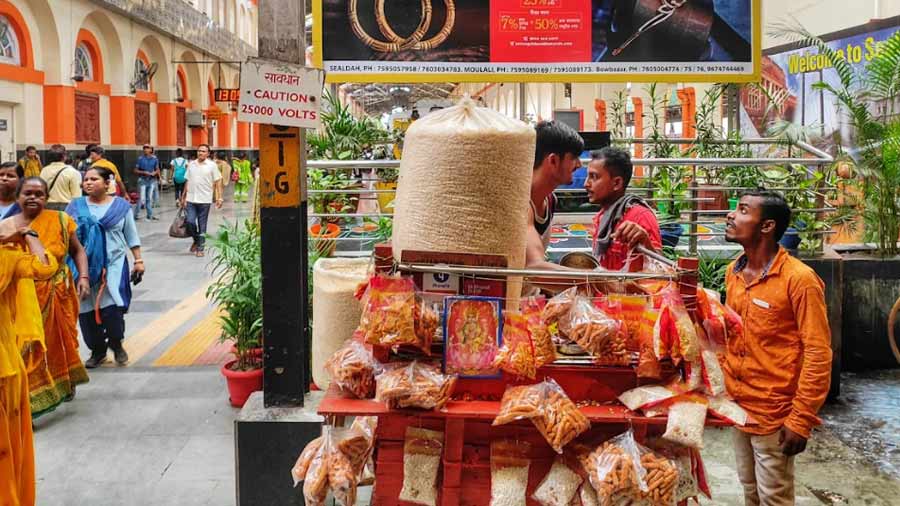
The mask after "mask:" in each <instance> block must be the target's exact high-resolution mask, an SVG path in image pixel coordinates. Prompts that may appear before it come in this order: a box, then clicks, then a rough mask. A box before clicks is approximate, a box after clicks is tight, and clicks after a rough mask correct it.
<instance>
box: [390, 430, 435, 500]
mask: <svg viewBox="0 0 900 506" xmlns="http://www.w3.org/2000/svg"><path fill="white" fill-rule="evenodd" d="M443 448H444V433H443V432H438V431H433V430H427V429H419V428H416V427H407V428H406V440H405V442H404V444H403V488H402V489H401V490H400V496H399V499H400V500H401V501H406V502H411V503H415V504H422V505H425V506H436V505H437V497H438V488H437V478H438V472H439V471H440V468H441V451H442V450H443Z"/></svg>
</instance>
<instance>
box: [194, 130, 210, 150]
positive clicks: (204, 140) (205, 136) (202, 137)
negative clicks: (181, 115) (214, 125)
mask: <svg viewBox="0 0 900 506" xmlns="http://www.w3.org/2000/svg"><path fill="white" fill-rule="evenodd" d="M191 144H193V145H194V147H195V148H196V147H197V146H199V145H200V144H209V132H208V131H207V130H206V127H191Z"/></svg>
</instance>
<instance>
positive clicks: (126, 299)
mask: <svg viewBox="0 0 900 506" xmlns="http://www.w3.org/2000/svg"><path fill="white" fill-rule="evenodd" d="M112 177H113V173H112V172H111V171H109V170H107V169H104V168H99V167H94V168H91V169H90V170H88V171H87V172H86V173H85V175H84V191H85V193H86V194H87V196H86V197H80V198H77V199H75V200H73V201H72V202H71V203H69V206H68V207H67V208H66V213H68V214H69V215H70V216H72V217H73V218H74V219H75V222H76V223H77V224H78V239H79V240H80V241H81V243H82V244H83V245H84V248H85V251H86V252H87V255H88V267H89V268H88V277H89V280H90V284H91V296H90V297H89V298H88V299H85V300H82V301H81V307H80V309H79V315H78V321H79V323H80V325H81V334H82V335H83V336H84V341H85V343H86V344H87V345H88V348H90V349H91V357H90V358H89V359H88V360H87V361H86V362H85V364H84V365H85V367H87V368H88V369H93V368H95V367H98V366H99V365H100V364H102V363H103V362H105V361H106V354H107V350H108V349H112V350H113V354H114V355H115V360H116V363H117V364H119V365H125V364H126V363H127V362H128V354H127V353H126V352H125V348H124V347H123V346H122V340H123V339H124V338H125V313H127V312H128V306H129V305H130V304H131V284H130V283H132V282H133V283H135V284H137V283H139V282H140V281H141V278H142V277H143V274H144V261H143V260H142V259H141V239H140V237H139V236H138V231H137V227H136V226H135V223H134V215H133V214H132V212H131V204H129V203H128V202H127V201H125V200H124V199H122V198H119V197H115V196H112V195H109V194H108V193H107V191H108V190H109V185H110V181H111V180H112ZM129 249H130V250H131V254H132V256H133V257H134V272H133V273H131V272H129V266H128V256H127V254H126V253H127V251H128V250H129Z"/></svg>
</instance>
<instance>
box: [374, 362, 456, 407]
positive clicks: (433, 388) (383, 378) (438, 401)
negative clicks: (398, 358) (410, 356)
mask: <svg viewBox="0 0 900 506" xmlns="http://www.w3.org/2000/svg"><path fill="white" fill-rule="evenodd" d="M456 379H457V378H456V376H448V375H445V374H442V373H441V370H440V368H438V367H437V366H433V365H428V364H423V363H421V362H418V361H413V362H411V363H409V365H406V366H399V367H395V368H392V369H388V370H386V371H385V372H383V373H382V374H380V375H379V376H378V377H377V378H375V398H376V399H378V400H380V401H384V402H386V403H387V404H388V406H390V407H391V408H395V409H396V408H421V409H441V408H443V407H444V405H445V404H447V401H449V400H450V396H451V395H453V389H454V388H455V386H456Z"/></svg>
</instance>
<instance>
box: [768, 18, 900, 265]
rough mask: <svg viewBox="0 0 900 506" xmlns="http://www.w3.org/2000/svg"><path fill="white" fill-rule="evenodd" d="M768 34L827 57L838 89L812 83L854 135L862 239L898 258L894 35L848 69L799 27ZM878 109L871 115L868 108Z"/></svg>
mask: <svg viewBox="0 0 900 506" xmlns="http://www.w3.org/2000/svg"><path fill="white" fill-rule="evenodd" d="M772 33H773V35H776V36H779V37H784V38H788V39H790V40H792V41H794V42H798V43H800V44H801V45H803V46H813V47H815V48H816V49H818V51H819V53H820V54H822V55H824V56H825V57H826V58H828V59H829V60H830V62H831V64H832V65H833V67H834V70H835V71H836V73H837V76H838V80H839V82H838V84H837V85H832V84H830V83H828V82H827V81H820V82H817V83H815V84H813V87H814V88H815V89H818V90H822V91H824V92H825V93H827V94H829V95H831V96H832V97H834V98H835V99H836V100H837V103H838V104H839V106H840V107H841V109H843V112H844V113H845V114H846V116H847V118H848V119H849V122H850V124H851V126H852V127H853V130H854V135H855V139H854V143H855V144H856V146H857V149H856V151H855V154H854V155H853V157H854V159H855V160H856V162H857V170H858V171H859V173H860V175H861V176H862V182H861V186H862V193H863V198H864V203H865V205H864V206H863V209H862V214H863V219H864V222H865V232H866V234H865V235H866V238H867V240H871V241H874V242H875V243H876V246H877V251H878V253H880V254H881V255H886V256H894V255H897V254H898V253H900V248H898V246H897V238H898V236H900V118H898V117H897V115H896V112H897V111H896V107H897V99H898V97H900V32H898V33H895V34H894V35H892V36H891V37H890V38H888V39H887V40H886V41H884V42H883V43H881V44H879V48H878V51H877V52H876V53H875V55H874V56H873V57H872V59H871V60H870V61H869V63H868V64H866V66H865V67H864V68H863V69H861V70H856V69H854V68H853V67H852V66H851V65H850V63H849V62H848V61H847V60H846V59H845V57H844V56H845V55H844V54H843V51H838V50H834V49H832V48H830V47H829V46H828V45H827V44H826V43H825V42H824V41H823V40H822V39H821V38H819V37H816V36H815V35H813V34H812V33H810V32H809V31H808V30H806V29H805V28H803V27H802V26H800V25H799V24H796V23H792V24H779V25H775V26H774V27H773V29H772ZM873 103H874V104H882V105H883V108H882V110H881V111H877V112H876V113H873V112H872V111H871V109H870V106H871V104H873Z"/></svg>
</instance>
